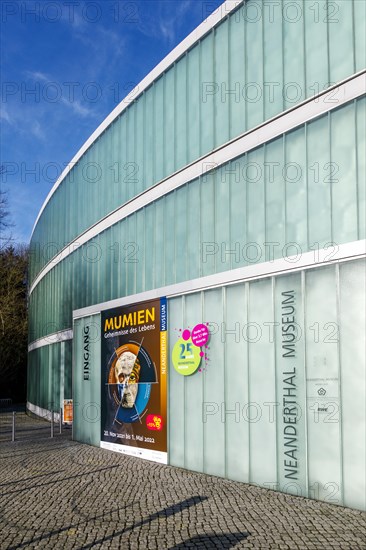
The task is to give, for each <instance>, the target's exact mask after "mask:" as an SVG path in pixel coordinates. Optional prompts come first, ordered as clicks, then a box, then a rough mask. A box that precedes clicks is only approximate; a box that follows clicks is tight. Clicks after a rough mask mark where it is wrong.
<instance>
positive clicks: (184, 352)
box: [172, 323, 210, 376]
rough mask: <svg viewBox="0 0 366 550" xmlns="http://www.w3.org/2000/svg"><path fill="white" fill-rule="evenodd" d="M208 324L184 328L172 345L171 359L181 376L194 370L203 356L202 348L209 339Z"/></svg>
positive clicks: (187, 374)
mask: <svg viewBox="0 0 366 550" xmlns="http://www.w3.org/2000/svg"><path fill="white" fill-rule="evenodd" d="M209 336H210V334H209V330H208V326H207V325H204V324H202V323H200V324H198V325H196V326H195V327H194V328H193V329H192V330H188V329H185V330H183V332H182V336H181V337H180V338H179V340H177V342H176V343H175V345H174V347H173V353H172V361H173V366H174V368H175V370H176V371H177V372H178V373H179V374H183V376H189V375H190V374H193V373H194V372H196V370H197V369H198V367H199V366H200V364H201V361H202V357H204V356H205V353H204V351H203V350H202V348H203V347H204V346H206V344H207V342H208V339H209Z"/></svg>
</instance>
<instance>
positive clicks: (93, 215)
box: [27, 0, 366, 509]
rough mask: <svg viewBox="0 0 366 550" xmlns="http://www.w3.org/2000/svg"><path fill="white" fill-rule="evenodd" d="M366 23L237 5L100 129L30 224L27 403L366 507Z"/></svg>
mask: <svg viewBox="0 0 366 550" xmlns="http://www.w3.org/2000/svg"><path fill="white" fill-rule="evenodd" d="M365 22H366V16H365V3H364V2H359V1H357V0H348V1H347V2H345V1H340V0H337V1H334V2H326V1H325V0H319V2H315V3H311V2H306V1H303V0H295V1H291V2H285V1H283V2H273V3H271V2H261V1H259V0H256V1H255V0H247V1H244V2H243V1H227V2H225V3H224V4H222V5H221V6H220V7H219V8H218V9H217V10H216V11H215V12H214V13H212V14H211V15H210V16H209V17H208V18H207V19H206V20H204V21H203V23H202V24H201V25H200V26H199V27H197V28H196V29H195V30H194V31H193V32H192V33H191V34H190V35H189V36H188V37H187V38H186V39H185V40H183V42H181V43H180V44H179V45H178V46H177V47H176V48H175V49H174V50H173V51H172V52H171V53H170V54H169V55H168V56H167V57H166V58H165V59H163V60H162V61H161V62H160V63H159V65H157V66H156V67H155V68H154V69H153V70H152V71H151V73H149V74H148V75H147V76H146V77H145V78H144V79H143V80H142V81H141V82H140V84H139V85H138V86H136V88H135V89H134V90H133V91H132V92H131V93H130V94H129V95H128V96H127V97H126V98H125V99H124V100H123V101H122V102H121V103H120V104H119V105H118V106H117V107H116V108H115V109H114V111H112V113H111V114H110V115H109V116H108V117H107V118H106V119H105V120H104V121H103V122H102V124H101V125H100V126H99V127H98V128H97V129H96V131H95V132H94V133H93V134H92V135H91V136H90V138H89V139H88V141H87V142H86V143H85V144H84V145H83V147H82V148H81V149H80V150H79V151H78V152H77V154H76V155H75V157H74V158H73V159H72V161H71V162H70V164H69V165H68V166H67V168H66V169H65V170H64V172H63V173H62V175H61V176H60V178H59V179H58V180H57V182H56V183H55V185H54V186H53V188H52V189H51V191H50V193H49V195H48V197H47V199H46V201H45V202H44V204H43V206H42V208H41V211H40V213H39V215H38V218H37V220H36V223H35V226H34V229H33V233H32V238H31V262H30V272H29V359H28V390H27V391H28V393H27V409H28V410H29V411H30V412H31V413H33V414H36V415H40V416H46V417H48V418H50V415H51V411H56V413H57V414H58V412H59V411H60V409H61V408H62V407H63V404H64V402H65V400H67V401H69V400H72V404H73V428H72V429H73V437H74V439H76V440H78V441H82V442H86V443H89V444H92V445H96V446H102V447H104V448H106V449H110V450H113V451H117V452H123V453H125V454H129V455H133V456H139V457H141V458H142V459H149V460H156V461H158V462H162V463H168V464H170V465H173V466H179V467H182V468H186V469H188V470H193V471H198V472H203V473H207V474H212V475H217V476H221V477H225V478H228V479H233V480H238V481H242V482H245V483H251V484H258V485H260V486H262V487H266V488H269V489H274V490H279V491H283V492H289V493H293V494H298V495H302V496H307V497H310V498H315V499H320V500H324V501H327V502H329V503H334V504H340V505H343V506H349V507H353V508H358V509H365V508H366V503H365V495H366V488H365V476H366V468H365V464H366V447H365V382H366V379H365V333H366V323H365V310H366V283H365V280H366V259H365V258H366V240H365V239H366V234H365V233H366V191H365V175H366V171H365V150H366V135H365V134H366V132H365V129H366V99H365V92H366V87H365V82H366V78H365V66H366V63H365V52H366V46H365V32H364V29H365Z"/></svg>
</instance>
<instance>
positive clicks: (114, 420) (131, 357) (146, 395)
mask: <svg viewBox="0 0 366 550" xmlns="http://www.w3.org/2000/svg"><path fill="white" fill-rule="evenodd" d="M101 322H102V343H101V354H102V361H101V368H102V384H101V389H102V398H101V409H102V423H101V447H103V448H105V449H110V450H114V451H118V452H122V453H125V454H128V455H132V456H137V457H140V458H146V459H148V460H153V461H155V462H160V463H164V464H166V463H167V435H166V434H167V427H166V424H167V302H166V298H161V299H160V300H152V301H149V302H143V303H139V304H133V305H129V306H123V307H119V308H116V309H112V310H108V311H104V312H102V316H101Z"/></svg>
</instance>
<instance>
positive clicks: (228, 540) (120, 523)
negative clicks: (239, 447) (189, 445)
mask: <svg viewBox="0 0 366 550" xmlns="http://www.w3.org/2000/svg"><path fill="white" fill-rule="evenodd" d="M0 417H1V415H0ZM24 417H25V418H22V424H21V425H22V435H21V437H20V438H19V440H18V441H16V442H15V443H11V442H10V441H9V437H8V436H7V435H6V434H9V432H3V433H2V437H1V438H0V439H2V442H1V447H0V471H1V481H0V495H1V501H0V548H1V550H15V549H22V548H25V549H29V548H31V549H32V548H34V549H36V548H42V549H44V548H51V549H55V550H58V549H61V548H62V549H65V550H72V549H78V550H86V549H88V548H93V550H94V549H97V548H101V549H103V550H104V549H109V548H110V549H123V550H129V549H130V550H180V549H183V548H201V549H218V548H219V549H224V548H225V549H226V548H228V549H230V548H235V549H240V548H244V549H250V548H252V549H260V550H266V549H268V550H275V549H276V550H303V549H313V550H323V549H327V550H328V549H338V550H357V549H363V550H365V548H366V545H365V538H366V515H365V514H363V513H362V512H360V511H358V510H351V509H348V508H342V507H340V506H335V505H332V504H329V503H324V502H317V501H312V500H309V499H305V498H299V497H294V496H292V495H285V494H280V493H275V492H273V491H270V490H268V489H262V488H260V487H257V486H251V485H246V484H242V483H238V482H234V481H229V480H224V479H220V478H217V477H214V476H208V475H203V474H198V473H194V472H189V471H186V470H183V469H181V468H174V467H171V466H162V465H159V464H154V463H151V462H148V461H144V460H139V459H135V458H132V457H127V456H122V455H120V454H116V453H113V452H109V451H106V450H103V449H99V448H96V447H90V446H87V445H82V444H80V443H77V442H74V441H71V431H70V430H64V431H63V434H62V435H59V434H58V433H56V430H55V437H54V438H53V439H51V438H50V437H49V425H48V424H47V423H45V422H44V421H42V422H43V423H42V429H39V428H40V423H39V422H40V421H37V420H35V419H30V418H28V417H26V416H25V415H24ZM0 420H1V419H0ZM0 424H1V422H0ZM3 425H4V422H3ZM35 428H37V429H35Z"/></svg>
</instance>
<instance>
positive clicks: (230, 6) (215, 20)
mask: <svg viewBox="0 0 366 550" xmlns="http://www.w3.org/2000/svg"><path fill="white" fill-rule="evenodd" d="M244 1H245V0H225V2H223V3H222V4H221V5H220V6H219V7H218V8H217V9H216V10H215V11H214V12H213V13H212V14H211V15H209V17H207V19H205V20H204V21H203V22H202V23H201V24H200V25H199V26H198V27H196V28H195V29H194V30H193V31H192V32H191V33H190V34H189V35H188V36H187V37H186V38H185V39H184V40H182V42H180V44H178V46H176V47H175V48H174V49H173V50H172V51H171V52H170V53H169V54H168V55H167V56H166V57H164V59H163V60H162V61H160V63H158V65H156V67H155V68H154V69H152V71H150V72H149V73H148V74H147V75H146V76H145V78H143V79H142V80H141V82H140V83H139V84H137V86H136V87H135V88H134V89H133V90H132V91H131V92H130V93H129V94H128V95H127V96H126V97H125V98H124V99H123V100H122V101H121V102H120V103H119V104H118V105H117V107H115V109H113V111H112V112H111V113H110V114H109V115H108V116H107V117H106V118H105V119H104V120H103V122H102V123H101V124H100V125H99V126H98V128H97V129H96V130H95V131H94V132H93V133H92V135H91V136H90V137H89V138H88V139H87V140H86V142H85V143H84V145H82V147H81V148H80V149H79V151H78V152H77V153H76V155H75V156H74V157H73V159H72V160H71V161H70V162H69V164H68V165H67V166H66V168H65V170H63V172H62V174H61V175H60V177H59V178H58V179H57V181H56V183H55V184H54V185H53V187H52V189H51V191H50V192H49V193H48V195H47V197H46V200H45V201H44V203H43V204H42V206H41V209H40V211H39V213H38V216H37V218H36V221H35V222H34V226H33V229H32V233H31V236H30V238H32V236H33V233H34V230H35V228H36V225H37V223H38V221H39V218H40V217H41V215H42V212H43V210H44V209H45V208H46V206H47V204H48V202H49V201H50V199H51V197H52V195H53V194H54V193H55V191H56V190H57V188H58V187H59V185H60V184H61V183H62V181H63V180H64V179H65V177H66V176H67V174H68V173H69V172H70V171H71V170H72V168H73V167H74V166H75V164H76V163H77V162H78V161H79V160H80V159H81V157H82V156H83V155H84V154H85V153H86V151H87V150H88V149H89V148H90V147H91V146H92V145H93V143H94V142H95V141H96V140H97V139H98V137H99V136H100V135H101V134H102V133H103V132H104V131H105V130H106V129H107V128H108V126H110V125H111V124H112V122H113V121H114V120H115V119H116V118H117V117H118V116H119V115H120V114H121V113H123V111H124V110H125V109H126V108H127V107H128V106H129V104H130V103H131V102H132V101H135V100H136V99H137V98H138V97H140V96H141V95H142V94H143V92H144V91H145V90H146V89H147V88H148V87H149V86H150V85H151V84H152V83H153V82H154V81H155V80H157V79H158V78H159V77H160V76H161V75H162V74H163V73H164V72H165V71H166V70H167V69H168V68H169V67H170V66H171V65H173V63H175V61H177V59H179V58H180V57H182V55H184V53H185V52H186V51H187V50H189V49H190V48H191V47H192V46H193V45H194V44H196V43H197V42H198V41H199V40H201V38H203V37H204V36H205V35H206V34H208V33H209V32H210V31H211V30H212V29H213V28H214V27H215V26H216V25H218V24H219V23H220V22H221V21H222V19H225V17H227V16H228V15H229V14H230V13H231V12H232V11H234V10H235V9H236V8H238V7H239V6H240V5H241V4H243V3H244ZM136 88H138V90H139V91H138V94H137V95H136Z"/></svg>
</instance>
